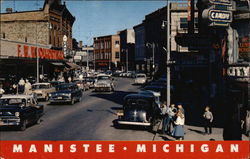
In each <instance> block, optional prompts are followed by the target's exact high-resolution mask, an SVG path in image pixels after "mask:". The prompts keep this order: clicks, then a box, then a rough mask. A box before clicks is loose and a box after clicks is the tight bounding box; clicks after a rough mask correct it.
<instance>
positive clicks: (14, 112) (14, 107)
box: [0, 95, 44, 131]
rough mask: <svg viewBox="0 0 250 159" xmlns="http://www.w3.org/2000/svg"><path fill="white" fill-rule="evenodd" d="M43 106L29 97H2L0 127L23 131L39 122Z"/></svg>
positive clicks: (0, 102) (0, 100) (0, 99)
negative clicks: (12, 127)
mask: <svg viewBox="0 0 250 159" xmlns="http://www.w3.org/2000/svg"><path fill="white" fill-rule="evenodd" d="M43 114H44V110H43V105H38V104H37V102H36V100H35V98H34V97H33V96H31V95H3V96H2V97H1V98H0V127H1V126H15V127H18V129H19V130H22V131H23V130H25V129H26V127H27V126H28V125H30V124H34V123H37V124H39V123H40V121H41V117H42V115H43Z"/></svg>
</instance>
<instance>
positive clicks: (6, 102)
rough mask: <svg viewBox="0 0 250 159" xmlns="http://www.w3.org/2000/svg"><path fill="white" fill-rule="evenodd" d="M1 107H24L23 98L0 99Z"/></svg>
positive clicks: (24, 101)
mask: <svg viewBox="0 0 250 159" xmlns="http://www.w3.org/2000/svg"><path fill="white" fill-rule="evenodd" d="M0 105H1V106H25V105H26V100H25V99H23V98H5V99H0Z"/></svg>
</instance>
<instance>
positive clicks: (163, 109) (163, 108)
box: [161, 101, 168, 134]
mask: <svg viewBox="0 0 250 159" xmlns="http://www.w3.org/2000/svg"><path fill="white" fill-rule="evenodd" d="M167 107H168V106H167V102H166V101H164V102H163V104H162V105H161V114H162V134H165V133H166V129H167V128H166V122H167V120H168V114H167V110H168V108H167Z"/></svg>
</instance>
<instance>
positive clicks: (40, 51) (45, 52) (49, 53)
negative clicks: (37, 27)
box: [17, 44, 64, 60]
mask: <svg viewBox="0 0 250 159" xmlns="http://www.w3.org/2000/svg"><path fill="white" fill-rule="evenodd" d="M37 55H38V57H39V58H41V59H51V60H52V59H53V60H63V59H64V54H63V52H62V51H58V50H52V49H46V48H39V47H34V46H28V45H20V44H18V45H17V56H18V57H25V58H36V57H37Z"/></svg>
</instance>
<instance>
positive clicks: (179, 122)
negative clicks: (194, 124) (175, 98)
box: [172, 110, 185, 140]
mask: <svg viewBox="0 0 250 159" xmlns="http://www.w3.org/2000/svg"><path fill="white" fill-rule="evenodd" d="M184 123H185V117H184V114H183V113H182V111H180V110H178V111H177V113H176V120H175V121H174V124H175V127H174V130H173V133H172V136H173V137H175V138H176V140H183V139H184Z"/></svg>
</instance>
